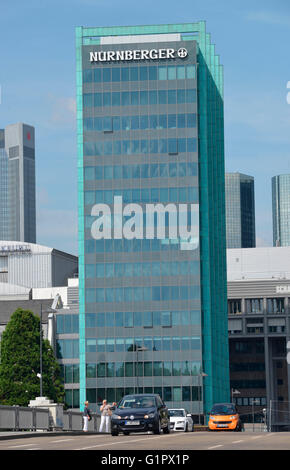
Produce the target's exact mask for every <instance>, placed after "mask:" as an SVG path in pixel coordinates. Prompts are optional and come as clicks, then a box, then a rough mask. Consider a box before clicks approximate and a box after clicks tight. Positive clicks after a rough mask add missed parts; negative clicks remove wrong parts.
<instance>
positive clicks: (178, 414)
mask: <svg viewBox="0 0 290 470" xmlns="http://www.w3.org/2000/svg"><path fill="white" fill-rule="evenodd" d="M169 416H171V417H173V418H174V417H181V416H185V412H184V410H169Z"/></svg>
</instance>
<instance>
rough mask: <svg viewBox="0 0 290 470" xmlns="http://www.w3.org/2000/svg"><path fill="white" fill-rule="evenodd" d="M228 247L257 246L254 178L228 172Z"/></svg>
mask: <svg viewBox="0 0 290 470" xmlns="http://www.w3.org/2000/svg"><path fill="white" fill-rule="evenodd" d="M226 226H227V248H253V247H255V246H256V230H255V192H254V178H253V177H252V176H248V175H243V174H241V173H226Z"/></svg>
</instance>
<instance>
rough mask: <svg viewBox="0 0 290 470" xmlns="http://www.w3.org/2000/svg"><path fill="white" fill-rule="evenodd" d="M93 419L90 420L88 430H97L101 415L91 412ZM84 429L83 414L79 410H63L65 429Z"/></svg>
mask: <svg viewBox="0 0 290 470" xmlns="http://www.w3.org/2000/svg"><path fill="white" fill-rule="evenodd" d="M91 416H92V419H91V420H90V421H89V422H88V431H90V432H97V431H98V430H99V427H100V422H101V417H100V415H97V414H96V413H91ZM82 429H83V414H82V413H80V412H79V411H74V410H69V411H64V412H63V431H81V430H82Z"/></svg>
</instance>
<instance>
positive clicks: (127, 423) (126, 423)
mask: <svg viewBox="0 0 290 470" xmlns="http://www.w3.org/2000/svg"><path fill="white" fill-rule="evenodd" d="M139 424H140V421H125V425H126V426H139Z"/></svg>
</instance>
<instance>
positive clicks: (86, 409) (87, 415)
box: [83, 401, 92, 432]
mask: <svg viewBox="0 0 290 470" xmlns="http://www.w3.org/2000/svg"><path fill="white" fill-rule="evenodd" d="M91 418H92V416H91V410H90V409H89V402H88V401H85V407H84V411H83V420H84V426H83V431H84V432H88V424H89V421H90V420H91Z"/></svg>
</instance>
